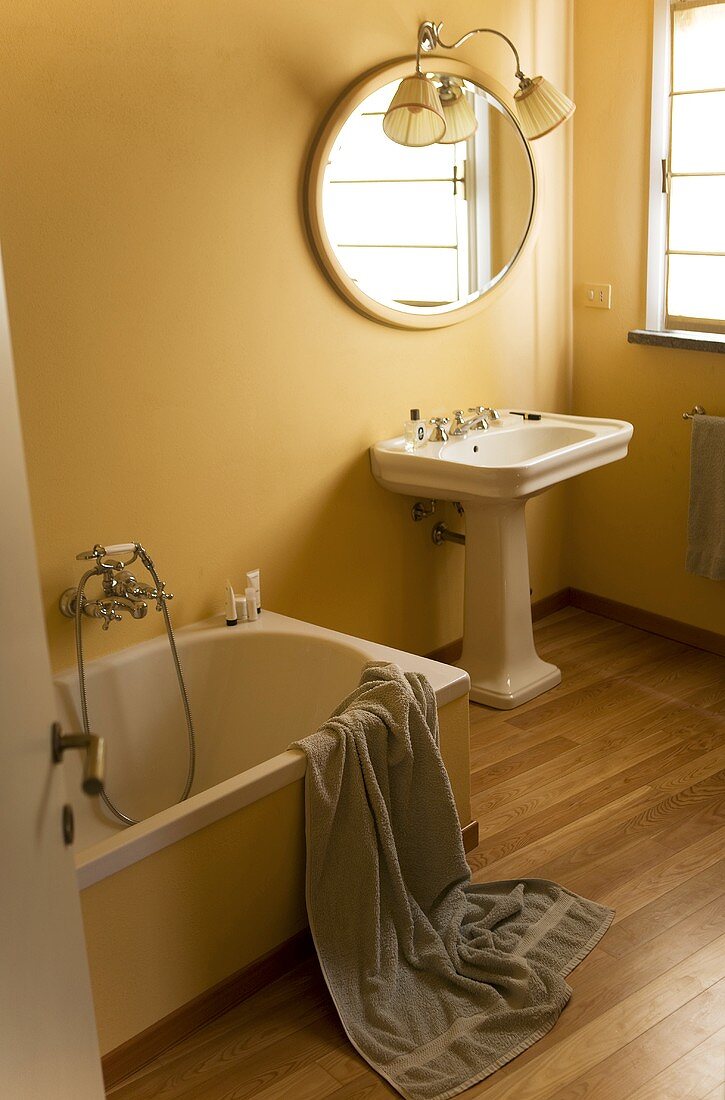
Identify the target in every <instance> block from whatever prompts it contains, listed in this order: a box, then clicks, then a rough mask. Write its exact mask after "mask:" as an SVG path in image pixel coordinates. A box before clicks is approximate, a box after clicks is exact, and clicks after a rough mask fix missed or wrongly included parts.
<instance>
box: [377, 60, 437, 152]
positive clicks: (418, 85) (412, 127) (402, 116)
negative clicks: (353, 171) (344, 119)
mask: <svg viewBox="0 0 725 1100" xmlns="http://www.w3.org/2000/svg"><path fill="white" fill-rule="evenodd" d="M445 129H446V123H445V118H444V117H443V108H442V107H441V100H440V96H439V95H438V89H437V88H436V86H435V84H434V83H433V81H432V80H428V78H427V77H425V76H421V75H419V74H418V73H416V75H415V76H407V77H406V78H405V80H401V82H400V84H399V85H398V90H397V92H396V93H395V95H394V96H393V99H392V101H391V104H390V106H389V107H388V109H387V111H386V112H385V118H384V119H383V130H384V131H385V133H386V134H387V136H388V137H389V138H390V140H391V141H397V143H398V145H410V146H414V147H418V146H421V145H433V144H434V143H435V142H436V141H440V139H441V138H442V137H443V134H444V133H445Z"/></svg>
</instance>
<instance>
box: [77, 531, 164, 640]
mask: <svg viewBox="0 0 725 1100" xmlns="http://www.w3.org/2000/svg"><path fill="white" fill-rule="evenodd" d="M121 554H123V556H124V557H126V556H127V555H128V554H130V555H131V556H130V557H128V560H127V561H122V560H119V555H121ZM137 558H139V559H140V560H141V561H142V562H143V564H144V565H147V562H146V559H147V558H148V555H147V554H146V551H145V550H144V548H143V547H142V546H141V544H140V543H137V542H136V543H126V544H124V545H122V546H111V547H109V549H108V550H106V548H105V547H103V546H100V545H99V544H96V545H95V546H94V547H93V549H92V550H86V551H84V552H83V553H82V554H78V555H76V561H93V562H94V564H93V565H92V566H91V567H90V568H89V569H88V571H87V572H86V573H85V574H84V576H83V578H82V580H81V583H80V585H79V586H78V587H76V588H66V590H65V592H64V593H63V594H62V596H61V597H60V610H61V612H62V614H63V615H65V616H67V617H68V618H69V619H73V618H75V617H76V615H77V612H78V595H79V589H80V610H81V614H82V615H87V616H88V618H90V619H100V620H101V622H102V625H103V629H104V630H108V628H109V626H110V625H111V623H114V622H115V623H120V622H121V619H122V612H127V613H128V614H129V615H130V616H131V618H132V619H143V618H144V617H145V616H146V614H147V613H148V609H149V605H148V603H147V602H146V601H147V600H155V601H156V610H157V611H160V610H161V608H162V606H163V603H164V601H165V600H172V599H173V594H172V593H171V592H165V591H164V587H165V584H164V582H163V581H159V583H158V585H157V587H156V588H154V587H152V586H151V585H148V584H141V583H140V582H139V581H137V580H136V577H135V576H134V575H133V573H131V572H129V570H128V566H129V565H130V564H131V563H132V562H134V561H135V560H136V559H137ZM148 560H149V561H150V559H148ZM151 564H152V565H153V563H151ZM147 568H148V566H147ZM93 576H100V577H101V584H102V586H103V595H102V596H101V597H99V598H98V599H95V600H91V599H88V598H87V597H86V596H85V595H84V594H83V588H84V587H85V584H86V581H87V580H88V579H89V578H90V577H93Z"/></svg>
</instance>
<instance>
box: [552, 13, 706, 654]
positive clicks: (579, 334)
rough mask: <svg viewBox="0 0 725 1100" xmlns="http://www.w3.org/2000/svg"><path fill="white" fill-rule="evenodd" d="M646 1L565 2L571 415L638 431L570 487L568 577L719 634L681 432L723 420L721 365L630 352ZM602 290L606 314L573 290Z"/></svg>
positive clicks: (638, 292) (639, 322) (647, 62)
mask: <svg viewBox="0 0 725 1100" xmlns="http://www.w3.org/2000/svg"><path fill="white" fill-rule="evenodd" d="M653 7H654V5H653V0H609V3H606V4H595V3H590V2H589V0H579V2H578V3H576V4H575V15H574V26H575V47H574V54H575V62H576V81H575V93H576V95H575V98H576V102H577V113H576V115H575V125H574V153H575V157H574V165H575V167H574V208H575V216H574V283H575V302H576V303H577V304H576V305H575V309H574V386H575V411H576V412H578V413H582V414H588V415H594V416H615V417H621V418H623V419H625V420H630V421H631V422H632V423H633V424H634V438H633V441H632V446H631V450H630V455H629V457H628V458H627V460H626V461H624V462H619V463H616V464H615V465H613V466H609V467H606V468H605V469H603V470H601V471H596V472H594V473H591V474H587V475H586V477H584V478H580V479H578V480H577V481H575V482H573V483H572V498H571V499H572V505H573V507H574V509H575V514H576V524H575V526H574V534H575V538H574V542H573V547H572V549H573V553H572V559H571V572H570V576H571V583H572V584H573V585H576V586H578V587H580V588H584V589H587V590H588V591H590V592H595V593H597V594H599V595H603V596H608V597H610V598H612V599H615V600H621V601H623V602H624V603H629V604H634V605H635V606H637V607H642V608H645V609H647V610H648V611H654V612H657V613H659V614H661V615H667V616H670V617H672V618H675V619H679V620H681V621H683V622H687V623H691V624H693V625H694V626H699V627H703V628H705V629H710V630H716V631H719V632H723V631H725V585H723V584H721V583H717V582H714V581H710V580H706V579H704V578H702V577H692V576H689V575H688V574H687V573H685V567H684V560H685V544H686V528H687V499H688V485H689V446H690V430H691V429H690V427H689V425H688V424H686V423H684V422H683V421H682V419H681V415H682V413H683V411H684V410H685V409H690V408H691V407H692V405H694V404H696V403H697V404H702V405H704V406H705V408H706V409H707V410H708V411H709V412H712V413H721V414H725V358H723V356H721V355H714V354H707V353H702V352H687V351H670V350H668V349H665V348H644V347H638V346H634V345H629V344H627V331H628V330H629V329H632V328H642V327H644V321H645V279H646V261H647V237H646V234H647V199H648V194H647V188H648V172H649V110H650V81H651V49H652V46H651V41H652V16H653ZM584 282H596V283H611V284H612V286H613V301H614V305H613V309H612V311H611V312H610V313H607V312H603V311H602V312H600V311H598V310H590V309H587V308H585V307H584V306H583V305H582V299H581V284H582V283H584Z"/></svg>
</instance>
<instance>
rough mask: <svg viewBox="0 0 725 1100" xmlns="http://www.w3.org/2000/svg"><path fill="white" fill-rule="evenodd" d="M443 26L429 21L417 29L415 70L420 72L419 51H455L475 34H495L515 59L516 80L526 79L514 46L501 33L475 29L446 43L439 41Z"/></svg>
mask: <svg viewBox="0 0 725 1100" xmlns="http://www.w3.org/2000/svg"><path fill="white" fill-rule="evenodd" d="M442 26H443V20H441V22H440V23H433V22H431V21H430V20H429V21H427V22H425V23H421V25H420V27H419V28H418V49H417V52H416V68H417V71H418V72H420V54H421V50H422V51H423V52H424V53H431V51H432V50H434V49H435V48H436V47H437V46H440V47H441V49H444V50H457V49H458V47H459V46H462V45H463V43H464V42H467V41H468V39H469V38H473V37H474V35H477V34H495V35H496V37H497V38H503V40H504V42H506V43H507V44H508V46H509V47H510V49H511V51H512V52H513V55H514V57H515V58H516V78H517V79H518V80H520V81H525V80H526V79H527V78H526V77H525V76H524V74H523V72H522V71H521V59H520V58H519V51H518V50H517V49H516V47H515V46H514V44H513V42H512V41H511V39H510V38H508V37H507V36H506V35H505V34H503V33H502V32H501V31H497V30H495V29H494V28H493V27H476V28H475V29H474V30H472V31H468V32H467V34H464V35H463V36H462V37H461V38H459V39H458V40H457V41H456V42H451V43H450V44H449V43H446V42H444V41H443V40H442V39H441V34H440V32H441V27H442Z"/></svg>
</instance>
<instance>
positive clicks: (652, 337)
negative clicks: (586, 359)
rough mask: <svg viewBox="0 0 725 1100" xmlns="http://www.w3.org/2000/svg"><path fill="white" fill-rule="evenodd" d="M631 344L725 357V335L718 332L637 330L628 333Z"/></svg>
mask: <svg viewBox="0 0 725 1100" xmlns="http://www.w3.org/2000/svg"><path fill="white" fill-rule="evenodd" d="M627 340H628V342H629V343H630V344H645V345H646V346H647V347H651V348H680V349H681V350H682V351H711V352H715V353H716V354H719V355H725V335H721V334H720V333H718V332H686V331H684V330H683V329H680V330H677V331H675V330H671V331H670V332H657V331H655V330H653V329H644V328H635V329H633V330H632V331H631V332H628V333H627Z"/></svg>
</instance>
